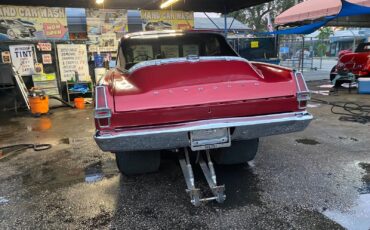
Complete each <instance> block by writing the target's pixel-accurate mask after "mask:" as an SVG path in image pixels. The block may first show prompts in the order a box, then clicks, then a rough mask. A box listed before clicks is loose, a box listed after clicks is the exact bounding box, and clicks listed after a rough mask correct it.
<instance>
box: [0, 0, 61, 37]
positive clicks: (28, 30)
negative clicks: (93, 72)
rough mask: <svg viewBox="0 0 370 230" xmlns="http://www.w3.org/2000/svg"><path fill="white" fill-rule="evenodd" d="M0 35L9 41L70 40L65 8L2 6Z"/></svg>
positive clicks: (0, 11) (0, 9) (0, 8)
mask: <svg viewBox="0 0 370 230" xmlns="http://www.w3.org/2000/svg"><path fill="white" fill-rule="evenodd" d="M0 34H1V35H3V36H4V37H7V38H8V39H22V40H23V39H59V40H67V39H68V27H67V17H66V13H65V9H64V8H59V7H32V6H9V5H0Z"/></svg>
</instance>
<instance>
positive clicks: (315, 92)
mask: <svg viewBox="0 0 370 230" xmlns="http://www.w3.org/2000/svg"><path fill="white" fill-rule="evenodd" d="M310 92H311V93H314V94H320V95H324V96H329V94H330V91H329V90H310Z"/></svg>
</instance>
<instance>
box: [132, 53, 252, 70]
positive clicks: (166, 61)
mask: <svg viewBox="0 0 370 230" xmlns="http://www.w3.org/2000/svg"><path fill="white" fill-rule="evenodd" d="M198 61H242V62H247V63H248V61H247V60H246V59H244V58H242V57H238V56H208V57H199V59H196V60H193V59H190V60H189V59H187V57H180V58H166V59H155V60H149V61H143V62H139V63H137V64H136V65H134V66H132V67H131V68H130V69H129V70H128V72H129V74H132V73H133V72H135V71H137V70H139V69H141V68H144V67H149V66H156V65H165V64H170V63H184V62H189V63H192V62H198Z"/></svg>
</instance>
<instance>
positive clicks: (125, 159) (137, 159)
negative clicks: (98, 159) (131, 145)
mask: <svg viewBox="0 0 370 230" xmlns="http://www.w3.org/2000/svg"><path fill="white" fill-rule="evenodd" d="M116 162H117V167H118V169H119V171H120V172H121V173H123V174H125V175H136V174H143V173H150V172H155V171H157V170H158V168H159V165H160V162H161V154H160V151H127V152H118V153H116Z"/></svg>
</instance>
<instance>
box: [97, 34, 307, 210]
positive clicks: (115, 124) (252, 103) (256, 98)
mask: <svg viewBox="0 0 370 230" xmlns="http://www.w3.org/2000/svg"><path fill="white" fill-rule="evenodd" d="M95 92H96V101H95V124H96V134H95V141H96V143H97V144H98V145H99V147H100V148H101V149H102V150H103V151H108V152H112V153H115V154H116V160H117V165H118V168H119V170H120V171H121V172H122V173H124V174H128V175H131V174H138V173H146V172H153V171H156V170H158V167H159V164H160V154H161V152H163V151H166V152H173V154H178V155H182V154H184V155H185V157H184V158H181V159H180V165H181V166H182V169H183V172H184V175H185V179H186V182H187V185H188V190H187V191H188V192H189V194H190V196H191V197H192V202H193V204H198V203H199V190H197V189H196V188H195V187H194V177H193V176H192V175H193V174H192V170H191V162H190V160H189V159H191V158H189V152H190V154H191V153H194V154H195V155H197V162H199V164H200V165H201V168H202V170H203V172H204V174H205V176H206V178H207V182H208V183H209V185H210V187H211V189H212V192H213V193H214V194H215V197H214V199H216V200H217V201H219V202H222V201H223V199H224V196H223V195H222V191H223V189H222V188H220V186H217V185H216V175H215V173H214V169H213V164H212V161H215V162H216V163H219V164H240V163H245V162H247V161H250V160H252V159H253V158H254V157H255V155H256V153H257V148H258V143H259V138H260V137H265V136H270V135H276V134H284V133H290V132H296V131H301V130H303V129H305V128H306V127H307V125H308V124H309V122H310V121H311V120H312V116H311V115H310V114H309V113H308V112H307V111H306V105H307V101H308V100H309V98H310V94H309V91H308V88H307V86H306V83H305V80H304V79H303V76H302V74H301V73H298V72H293V71H292V70H291V69H287V68H284V67H280V66H276V65H271V64H266V63H256V62H248V61H247V60H246V59H243V58H241V57H239V56H238V54H237V53H236V52H235V51H234V50H233V49H232V48H231V47H230V46H229V44H228V43H227V41H226V39H225V38H224V37H223V36H222V35H220V34H217V33H212V32H196V31H187V32H185V31H162V32H140V33H134V34H129V35H126V36H125V37H123V38H122V40H121V42H120V46H119V50H118V60H117V68H116V69H115V70H113V71H110V72H109V73H107V75H106V76H105V77H103V78H102V79H101V80H100V82H99V84H98V86H97V87H96V91H95ZM189 150H191V151H189ZM181 153H182V154H181ZM203 155H204V156H206V158H205V159H206V161H207V164H205V161H204V160H202V159H203V158H202V157H203ZM207 170H208V171H207ZM220 191H221V192H220ZM197 197H198V198H197ZM210 199H213V198H210ZM206 200H209V199H206Z"/></svg>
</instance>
